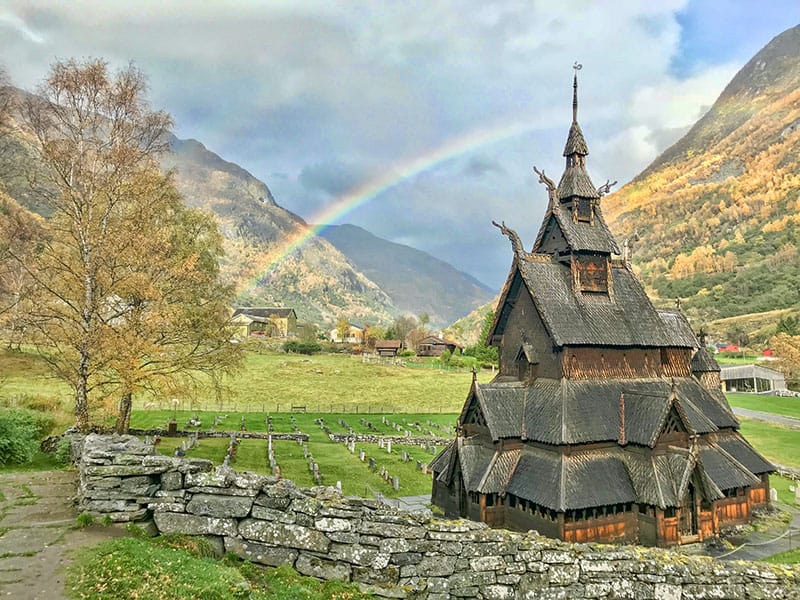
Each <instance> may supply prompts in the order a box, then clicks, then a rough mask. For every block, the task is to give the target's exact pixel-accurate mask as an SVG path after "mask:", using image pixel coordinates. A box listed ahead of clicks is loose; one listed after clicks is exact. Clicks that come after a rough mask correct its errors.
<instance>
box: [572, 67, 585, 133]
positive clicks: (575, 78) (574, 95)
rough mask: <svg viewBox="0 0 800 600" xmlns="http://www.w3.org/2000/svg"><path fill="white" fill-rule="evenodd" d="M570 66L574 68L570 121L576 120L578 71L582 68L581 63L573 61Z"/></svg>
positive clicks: (574, 121) (575, 121)
mask: <svg viewBox="0 0 800 600" xmlns="http://www.w3.org/2000/svg"><path fill="white" fill-rule="evenodd" d="M572 68H573V69H574V70H575V75H573V78H572V122H573V123H577V122H578V71H580V70H581V69H582V68H583V65H582V64H580V63H578V61H575V64H574V65H572Z"/></svg>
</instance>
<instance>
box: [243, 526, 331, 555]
mask: <svg viewBox="0 0 800 600" xmlns="http://www.w3.org/2000/svg"><path fill="white" fill-rule="evenodd" d="M239 533H240V535H241V536H242V537H244V538H246V539H248V540H254V541H257V542H265V543H267V544H272V545H274V546H281V545H283V546H288V547H289V548H298V549H300V550H312V551H315V552H327V551H328V548H329V547H330V545H331V541H330V540H329V539H328V538H327V537H325V534H324V533H322V532H321V531H316V530H314V529H309V528H308V527H301V526H300V525H289V524H284V523H270V522H269V521H260V520H258V519H244V520H243V521H241V522H240V523H239Z"/></svg>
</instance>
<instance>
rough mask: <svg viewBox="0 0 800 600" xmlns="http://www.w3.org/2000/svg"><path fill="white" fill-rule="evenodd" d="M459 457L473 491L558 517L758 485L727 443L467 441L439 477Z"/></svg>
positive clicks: (439, 465) (674, 502)
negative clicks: (495, 446)
mask: <svg viewBox="0 0 800 600" xmlns="http://www.w3.org/2000/svg"><path fill="white" fill-rule="evenodd" d="M730 440H733V438H729V441H730ZM453 452H457V453H458V455H459V462H460V466H461V470H462V474H463V477H464V484H465V486H466V489H467V490H468V491H478V492H481V493H484V494H490V493H494V494H497V493H499V494H506V493H507V494H513V495H515V496H517V497H519V498H524V499H526V500H529V501H531V502H534V503H536V504H538V505H539V506H544V507H546V508H550V509H553V510H556V511H559V512H563V511H566V510H579V509H583V508H589V507H593V506H609V505H614V504H624V503H628V502H640V503H644V504H650V505H653V506H658V507H660V508H662V509H663V508H666V507H669V506H673V507H675V506H680V505H681V503H682V499H683V498H684V496H685V494H686V489H687V487H688V485H689V483H690V482H691V481H695V482H696V483H698V484H699V485H700V487H701V488H702V490H701V491H702V493H703V495H704V497H706V498H708V499H709V500H715V499H718V498H722V497H723V496H724V490H727V489H733V488H737V487H747V486H753V485H758V483H760V480H759V478H758V477H757V476H756V475H755V474H754V472H753V471H751V470H750V469H748V468H747V467H746V466H745V465H744V464H742V463H741V462H740V461H739V460H737V459H736V458H735V457H734V456H733V455H732V454H731V453H729V452H728V451H727V450H726V449H725V448H724V447H723V446H722V444H719V445H717V444H714V443H709V442H701V443H699V444H698V445H697V446H696V447H695V448H694V449H686V448H676V447H669V448H668V449H667V452H666V453H665V454H659V455H650V454H645V453H643V452H640V451H637V450H636V449H635V448H630V447H625V448H623V447H613V446H612V447H605V448H594V449H591V450H585V451H581V452H574V453H571V454H563V453H561V452H559V451H558V450H557V449H555V448H553V449H548V448H542V447H536V446H526V447H524V448H515V449H511V450H505V451H496V452H495V451H493V450H491V449H490V448H487V447H485V446H483V445H481V444H479V443H477V442H474V441H472V442H471V441H470V440H465V443H463V444H462V445H460V447H456V446H451V447H449V449H448V450H447V451H446V452H443V453H442V454H440V455H439V456H440V457H442V458H444V456H445V455H446V456H447V459H446V460H436V461H435V462H434V463H431V468H432V469H433V471H434V473H436V474H437V475H438V476H439V477H440V478H441V475H444V473H440V471H439V469H444V468H446V463H447V462H448V461H449V460H450V459H451V456H450V453H453ZM438 458H439V457H437V459H438ZM764 462H765V461H764ZM764 466H768V467H769V468H770V470H771V468H772V465H769V463H765V465H764ZM764 472H766V471H764Z"/></svg>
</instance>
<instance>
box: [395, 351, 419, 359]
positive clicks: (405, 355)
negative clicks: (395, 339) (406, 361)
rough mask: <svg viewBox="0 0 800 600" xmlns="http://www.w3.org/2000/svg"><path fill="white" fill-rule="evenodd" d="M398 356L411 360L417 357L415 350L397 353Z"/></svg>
mask: <svg viewBox="0 0 800 600" xmlns="http://www.w3.org/2000/svg"><path fill="white" fill-rule="evenodd" d="M397 356H399V357H401V358H410V357H412V356H415V355H414V351H413V350H400V352H398V353H397Z"/></svg>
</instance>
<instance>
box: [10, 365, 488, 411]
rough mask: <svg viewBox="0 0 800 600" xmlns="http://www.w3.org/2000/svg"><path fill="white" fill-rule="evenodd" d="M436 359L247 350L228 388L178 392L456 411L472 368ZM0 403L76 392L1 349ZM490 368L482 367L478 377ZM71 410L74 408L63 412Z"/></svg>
mask: <svg viewBox="0 0 800 600" xmlns="http://www.w3.org/2000/svg"><path fill="white" fill-rule="evenodd" d="M434 366H435V365H432V364H430V365H428V364H425V365H416V366H415V367H414V368H411V367H405V366H398V365H390V364H371V363H364V362H362V361H361V358H360V357H358V356H349V355H344V354H320V355H314V356H310V357H305V356H300V355H292V354H283V353H276V354H256V353H248V354H247V355H246V357H245V364H244V366H243V368H242V370H241V371H239V372H238V373H236V374H235V375H233V376H231V377H228V378H226V379H225V381H224V382H223V385H224V388H225V393H224V394H223V396H222V398H221V399H220V398H217V397H216V395H215V393H214V390H213V389H211V388H210V387H209V388H203V389H201V390H200V391H199V392H197V393H196V394H195V395H194V397H188V396H187V397H180V398H177V401H178V402H177V408H179V409H182V410H189V411H193V410H215V411H227V412H232V411H235V410H240V411H243V412H262V413H263V412H267V411H269V412H284V411H285V412H290V411H291V410H292V407H301V406H302V407H305V408H306V410H307V411H308V412H316V413H320V412H341V413H355V412H366V413H399V412H404V413H406V412H407V413H453V412H459V411H460V410H461V407H462V405H463V403H464V399H465V398H466V396H467V392H468V391H469V386H470V382H471V380H472V374H471V373H470V372H469V370H447V371H442V370H439V369H437V368H434ZM0 375H2V376H1V377H0V402H2V403H3V404H5V405H8V406H15V405H20V406H21V405H25V406H31V407H37V406H39V407H42V408H43V409H47V410H55V409H56V408H57V407H65V408H67V407H69V406H70V405H71V400H72V393H71V391H70V389H69V388H68V387H67V385H66V384H64V383H63V382H61V381H60V380H59V379H56V378H54V377H53V376H52V375H50V372H49V370H48V368H47V365H46V364H45V363H44V361H42V359H41V358H39V357H38V356H36V355H35V354H32V353H18V352H9V351H7V350H4V351H0ZM492 376H493V374H492V373H491V372H489V371H483V372H481V373H479V374H478V378H479V381H481V382H485V381H489V380H490V379H491V378H492ZM134 402H135V406H136V408H140V409H141V408H143V407H144V406H145V405H154V406H155V407H157V408H160V409H172V408H175V407H176V405H175V404H174V403H173V402H172V400H171V399H168V398H162V399H153V398H151V397H148V396H145V395H142V396H140V397H138V398H134ZM65 412H66V413H68V412H69V409H68V408H67V410H66V411H65Z"/></svg>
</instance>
